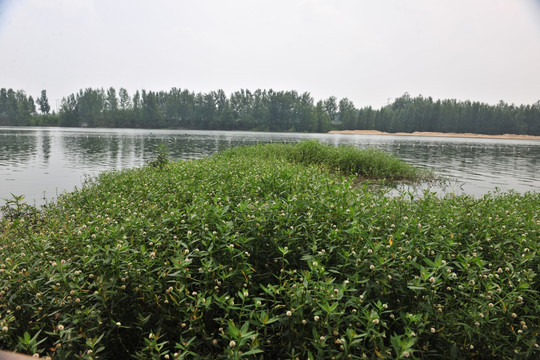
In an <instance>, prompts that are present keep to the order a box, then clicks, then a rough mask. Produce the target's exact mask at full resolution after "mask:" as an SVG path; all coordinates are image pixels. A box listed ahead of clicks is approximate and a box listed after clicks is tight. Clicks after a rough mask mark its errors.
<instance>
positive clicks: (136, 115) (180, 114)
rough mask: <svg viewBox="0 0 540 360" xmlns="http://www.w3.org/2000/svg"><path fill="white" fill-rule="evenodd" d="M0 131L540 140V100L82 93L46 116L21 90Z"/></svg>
mask: <svg viewBox="0 0 540 360" xmlns="http://www.w3.org/2000/svg"><path fill="white" fill-rule="evenodd" d="M0 125H10V126H72V127H79V126H85V127H120V128H123V127H128V128H172V129H174V128H177V129H178V128H179V129H201V130H258V131H296V132H328V131H329V130H357V129H358V130H380V131H387V132H414V131H439V132H472V133H482V134H506V133H511V134H529V135H540V101H538V102H536V103H535V104H532V105H520V106H516V105H513V104H512V105H509V104H507V103H505V102H503V101H501V102H499V103H498V104H497V105H489V104H486V103H481V102H471V101H457V100H433V99H432V98H431V97H423V96H417V97H411V96H410V95H409V94H407V93H405V94H404V95H403V96H401V97H399V98H397V99H395V100H394V101H393V103H391V104H388V105H387V106H383V107H381V108H379V109H374V108H372V107H370V106H368V107H363V108H360V109H357V108H356V107H355V106H354V104H353V103H352V102H351V101H350V100H349V99H347V98H343V99H341V100H339V101H338V99H336V98H335V97H333V96H332V97H329V98H328V99H325V100H319V101H317V102H315V100H314V99H313V97H312V96H311V95H310V94H309V93H307V92H305V93H302V94H299V93H298V92H296V91H274V90H272V89H270V90H260V89H258V90H255V91H253V92H252V91H249V90H240V91H236V92H234V93H232V94H230V96H227V95H226V94H225V92H224V91H223V90H217V91H211V92H209V93H194V92H192V91H189V90H185V89H184V90H182V89H178V88H172V89H171V90H170V91H159V92H154V91H146V90H141V91H136V92H135V93H134V94H133V95H130V94H129V93H128V91H127V90H126V89H124V88H120V89H119V90H118V91H117V90H116V89H115V88H113V87H111V88H109V89H106V90H105V89H102V88H100V89H92V88H87V89H84V90H82V89H81V90H80V91H79V92H77V93H74V94H71V95H69V96H67V97H65V98H63V99H62V101H61V102H60V104H59V108H58V109H57V111H52V112H51V106H50V104H49V100H48V98H47V92H46V90H42V91H41V94H40V96H39V97H38V98H37V99H36V100H34V99H33V98H32V96H27V95H26V94H25V92H24V91H22V90H18V91H14V90H12V89H5V88H2V89H0Z"/></svg>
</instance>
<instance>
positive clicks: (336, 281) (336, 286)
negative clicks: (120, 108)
mask: <svg viewBox="0 0 540 360" xmlns="http://www.w3.org/2000/svg"><path fill="white" fill-rule="evenodd" d="M295 146H299V148H298V147H295ZM318 146H319V145H317V144H313V143H309V144H299V145H294V146H293V145H275V144H274V145H265V146H255V147H247V148H240V149H235V150H229V151H226V152H224V153H222V154H219V155H215V156H213V157H210V158H206V159H201V160H193V161H182V162H174V163H169V164H168V165H167V166H166V167H163V168H162V169H156V168H154V167H151V166H148V167H143V168H139V169H130V170H124V171H113V172H107V173H103V174H101V175H99V176H98V177H97V178H95V179H93V180H90V181H88V182H87V183H85V184H84V185H83V186H82V187H81V188H80V189H78V190H76V191H73V192H71V193H67V194H64V195H62V196H60V198H59V199H58V201H57V203H55V204H51V205H49V206H47V207H45V208H43V209H41V211H40V213H39V217H37V218H39V221H36V220H35V219H36V214H34V212H29V213H32V217H31V218H28V217H27V216H26V215H25V214H26V212H24V213H21V215H20V216H18V217H15V218H4V219H2V221H1V223H0V224H1V225H0V229H1V233H0V348H1V349H4V350H10V351H19V352H24V353H28V354H39V355H41V356H51V357H53V358H57V359H73V358H82V359H94V358H98V357H99V358H100V359H118V358H135V359H163V358H168V359H179V358H201V359H207V358H216V359H218V358H222V359H228V358H236V359H238V358H268V359H276V358H282V359H286V358H287V359H288V358H291V359H294V358H302V359H306V358H312V359H323V358H328V359H330V358H336V359H341V358H343V359H347V358H351V359H360V358H366V357H367V358H373V359H375V358H389V359H390V358H392V359H393V358H407V357H409V358H435V357H440V358H536V357H538V356H539V355H540V352H539V349H538V342H539V340H538V334H539V321H538V314H540V305H539V304H540V296H539V290H540V283H539V280H538V278H537V273H538V271H539V270H540V263H539V257H538V255H539V251H540V248H539V241H538V240H539V228H540V217H539V214H538V209H539V208H540V195H539V194H538V193H527V194H523V195H520V194H516V193H513V192H510V193H504V194H499V193H495V194H489V195H486V196H485V197H483V198H480V199H474V198H472V197H469V196H448V197H445V198H439V197H436V196H435V195H434V194H431V193H429V192H426V193H424V194H423V196H422V197H414V196H412V195H409V194H402V195H401V196H395V197H388V196H386V195H385V192H384V191H383V190H374V189H373V188H370V187H368V186H364V185H358V181H356V175H355V174H356V173H357V170H346V169H348V167H347V166H344V165H339V171H335V170H338V167H335V168H334V167H333V166H332V165H331V163H330V162H329V161H330V160H328V159H335V158H344V159H351V158H352V159H356V157H357V156H359V155H351V154H349V152H352V150H349V149H343V148H337V149H336V150H333V149H330V150H328V149H323V150H321V149H320V148H318ZM302 147H308V148H309V147H313V148H316V153H317V154H318V156H321V157H322V158H324V159H325V160H324V161H319V160H317V159H316V158H314V157H310V156H307V155H306V154H305V149H302ZM334 151H335V153H334ZM295 152H296V153H295ZM310 153H311V152H310V150H309V149H308V154H310ZM325 154H326V155H325ZM347 161H351V162H353V163H354V162H356V161H357V160H354V161H353V160H347ZM351 168H352V165H351ZM355 169H356V168H355ZM329 170H331V171H329ZM29 221H31V222H32V226H31V227H29V226H27V224H28V222H29Z"/></svg>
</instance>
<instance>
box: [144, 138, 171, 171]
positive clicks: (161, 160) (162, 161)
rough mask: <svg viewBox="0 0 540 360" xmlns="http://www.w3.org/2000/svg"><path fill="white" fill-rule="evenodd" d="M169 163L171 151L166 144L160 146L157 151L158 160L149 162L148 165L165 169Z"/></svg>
mask: <svg viewBox="0 0 540 360" xmlns="http://www.w3.org/2000/svg"><path fill="white" fill-rule="evenodd" d="M168 163H169V151H167V147H166V146H165V145H164V144H161V145H159V147H158V149H157V154H156V158H155V159H154V160H152V161H149V162H148V164H149V165H150V166H153V167H157V168H160V169H163V168H164V167H165V165H167V164H168Z"/></svg>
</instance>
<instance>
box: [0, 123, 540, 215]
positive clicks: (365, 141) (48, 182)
mask: <svg viewBox="0 0 540 360" xmlns="http://www.w3.org/2000/svg"><path fill="white" fill-rule="evenodd" d="M310 138H316V139H319V140H320V141H322V142H325V143H330V144H334V145H338V144H347V145H353V146H355V147H357V148H367V147H376V148H379V149H381V150H383V151H385V152H388V153H393V154H396V155H397V156H398V157H400V158H401V159H403V160H405V161H407V162H409V163H412V164H414V165H417V166H421V167H426V168H430V169H433V170H435V171H436V172H437V173H439V174H441V175H444V176H449V177H453V178H454V179H456V180H458V181H459V183H457V184H452V185H451V186H450V187H447V188H446V189H444V190H441V189H436V190H437V191H438V192H443V191H445V192H454V193H466V194H472V195H475V196H481V195H483V194H486V193H488V192H490V191H494V190H495V189H497V188H499V189H500V190H502V191H508V190H511V189H513V190H516V191H518V192H527V191H540V141H538V140H492V139H468V138H440V137H412V136H411V137H402V136H388V135H381V136H379V135H339V134H298V133H259V132H233V131H188V130H134V129H81V128H19V127H17V128H12V127H0V205H3V203H4V201H3V200H1V199H7V198H10V197H11V195H10V194H15V195H22V194H24V195H25V199H26V202H27V203H30V204H36V205H40V204H43V203H44V201H45V200H44V199H45V198H46V199H47V200H48V201H50V200H52V199H54V198H55V197H56V196H57V194H59V193H61V192H63V191H70V190H72V189H74V188H75V187H77V186H80V185H81V183H82V181H83V180H84V177H85V176H87V175H90V176H92V175H96V174H98V173H99V172H102V171H105V170H110V169H123V168H129V167H136V166H142V165H144V164H145V163H146V162H147V161H149V160H152V159H153V158H154V157H155V150H156V149H157V147H158V146H159V145H160V144H165V145H166V146H167V149H168V151H169V154H170V157H171V158H172V159H176V160H181V159H190V158H200V157H203V156H207V155H211V154H213V153H215V152H217V151H219V150H221V149H224V148H228V147H235V146H241V145H250V144H256V143H268V142H296V141H300V140H303V139H310Z"/></svg>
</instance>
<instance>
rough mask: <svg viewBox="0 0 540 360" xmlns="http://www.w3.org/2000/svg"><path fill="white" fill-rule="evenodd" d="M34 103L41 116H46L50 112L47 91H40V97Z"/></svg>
mask: <svg viewBox="0 0 540 360" xmlns="http://www.w3.org/2000/svg"><path fill="white" fill-rule="evenodd" d="M36 102H37V104H38V105H39V111H41V113H42V114H48V113H49V111H51V106H50V105H49V99H48V98H47V90H41V95H40V97H38V98H37V100H36Z"/></svg>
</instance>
